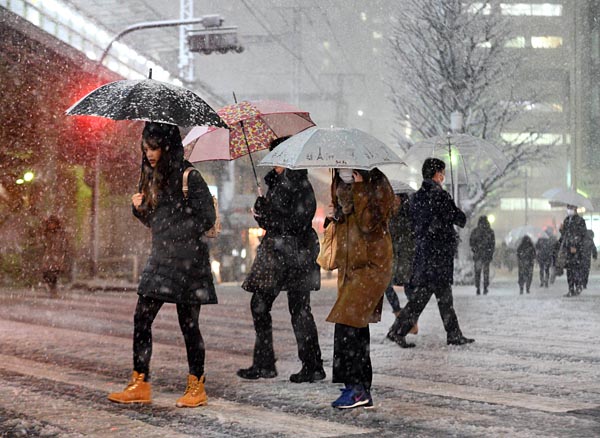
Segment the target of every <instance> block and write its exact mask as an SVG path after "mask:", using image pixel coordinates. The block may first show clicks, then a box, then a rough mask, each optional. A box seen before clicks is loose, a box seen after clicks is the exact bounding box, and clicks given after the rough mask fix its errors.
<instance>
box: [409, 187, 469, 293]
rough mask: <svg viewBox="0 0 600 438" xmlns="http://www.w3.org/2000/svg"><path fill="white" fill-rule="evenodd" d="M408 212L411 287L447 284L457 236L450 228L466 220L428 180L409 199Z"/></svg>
mask: <svg viewBox="0 0 600 438" xmlns="http://www.w3.org/2000/svg"><path fill="white" fill-rule="evenodd" d="M410 213H411V219H412V223H413V227H414V231H415V258H414V262H413V273H412V280H411V284H412V285H414V286H426V285H430V286H431V285H440V286H445V285H450V284H452V283H453V277H454V255H455V254H456V249H457V246H458V235H457V233H456V230H455V229H454V225H458V226H459V227H461V228H462V227H464V226H465V224H466V222H467V217H466V216H465V214H464V213H463V212H462V210H460V209H459V208H458V207H457V206H456V204H454V201H453V200H452V198H451V197H450V195H449V194H448V192H446V191H445V190H444V189H442V187H440V186H439V185H438V184H437V183H436V182H434V181H433V180H431V179H425V180H423V184H422V185H421V188H420V189H419V190H418V191H417V192H416V193H415V194H414V195H412V197H411V200H410Z"/></svg>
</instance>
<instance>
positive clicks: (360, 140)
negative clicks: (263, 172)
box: [259, 126, 403, 170]
mask: <svg viewBox="0 0 600 438" xmlns="http://www.w3.org/2000/svg"><path fill="white" fill-rule="evenodd" d="M392 163H403V161H402V159H401V158H400V157H399V156H398V155H397V154H396V153H395V152H394V151H393V150H392V149H390V148H389V147H388V146H387V145H386V144H385V143H383V142H381V141H380V140H378V139H376V138H375V137H373V136H372V135H369V134H367V133H366V132H363V131H361V130H360V129H355V128H318V127H316V126H314V127H312V128H308V129H306V130H304V131H302V132H300V133H298V134H296V135H294V136H292V137H290V138H289V139H287V140H286V141H284V142H283V143H281V144H280V145H279V146H277V147H276V148H275V149H273V150H272V151H271V152H270V153H269V154H268V155H267V156H266V157H265V158H263V159H262V161H261V162H260V164H259V166H281V167H287V168H288V169H313V168H319V167H327V168H338V169H342V168H346V169H363V170H371V169H373V168H375V167H378V166H381V165H384V164H392Z"/></svg>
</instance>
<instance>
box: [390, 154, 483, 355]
mask: <svg viewBox="0 0 600 438" xmlns="http://www.w3.org/2000/svg"><path fill="white" fill-rule="evenodd" d="M445 169H446V165H445V164H444V162H443V161H441V160H439V159H437V158H427V159H426V160H425V161H424V162H423V168H422V175H423V184H422V185H421V188H420V189H419V190H418V191H417V192H416V193H415V194H414V195H413V196H412V198H411V201H410V213H411V219H412V223H413V226H414V230H415V258H414V261H413V272H412V278H411V286H412V287H414V288H415V289H414V293H413V294H412V297H411V298H409V301H408V304H407V305H406V306H405V307H404V309H402V311H401V312H400V317H399V318H397V320H396V322H395V323H394V326H393V327H392V330H390V332H389V333H388V337H389V338H390V339H392V340H393V341H394V342H396V343H397V344H398V345H399V346H400V347H402V348H409V347H414V346H415V344H413V343H408V342H406V339H405V336H406V335H407V334H408V332H409V331H410V329H411V328H412V327H413V325H414V324H415V323H416V322H417V321H418V319H419V316H420V315H421V312H423V310H424V309H425V306H426V305H427V303H428V302H429V299H430V298H431V295H435V296H436V298H437V304H438V307H439V310H440V315H441V317H442V321H443V323H444V328H445V330H446V337H447V343H448V344H449V345H463V344H468V343H471V342H474V339H470V338H466V337H465V336H463V334H462V331H461V330H460V327H459V324H458V318H457V317H456V312H455V311H454V304H453V298H452V283H453V276H454V255H455V254H456V251H457V246H458V234H457V232H456V230H455V229H454V226H455V225H456V226H459V227H464V226H465V224H466V222H467V217H466V216H465V214H464V213H463V212H462V210H460V209H459V208H458V207H457V206H456V204H454V201H453V200H452V198H451V197H450V195H449V194H448V192H446V191H445V190H444V189H443V188H442V184H443V183H444V180H445V175H446V171H445Z"/></svg>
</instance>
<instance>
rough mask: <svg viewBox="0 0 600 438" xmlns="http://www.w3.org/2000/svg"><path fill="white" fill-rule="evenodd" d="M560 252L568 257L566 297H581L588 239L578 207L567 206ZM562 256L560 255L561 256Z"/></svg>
mask: <svg viewBox="0 0 600 438" xmlns="http://www.w3.org/2000/svg"><path fill="white" fill-rule="evenodd" d="M561 229H562V234H561V236H560V250H559V251H563V252H564V254H565V255H566V265H565V268H566V269H567V283H568V285H569V292H568V293H567V295H566V296H568V297H572V296H575V295H579V294H580V293H581V290H582V289H583V274H584V247H585V241H586V239H587V227H586V225H585V220H584V219H583V218H582V217H581V216H579V214H577V207H576V206H574V205H568V206H567V217H566V218H565V220H564V221H563V223H562V228H561ZM559 256H560V255H559Z"/></svg>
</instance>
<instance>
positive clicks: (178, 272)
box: [133, 161, 217, 304]
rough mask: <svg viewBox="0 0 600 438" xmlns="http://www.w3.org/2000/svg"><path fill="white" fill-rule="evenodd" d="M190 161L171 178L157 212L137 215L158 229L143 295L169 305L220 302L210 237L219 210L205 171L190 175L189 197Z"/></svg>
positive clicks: (154, 233) (144, 276)
mask: <svg viewBox="0 0 600 438" xmlns="http://www.w3.org/2000/svg"><path fill="white" fill-rule="evenodd" d="M190 166H191V164H190V163H188V162H187V161H186V162H185V163H182V165H181V166H180V167H179V168H178V169H177V168H176V169H174V170H172V171H171V174H170V175H169V176H168V184H167V186H166V189H165V190H164V191H163V192H162V193H159V195H158V204H157V206H156V208H155V209H154V210H150V211H148V212H146V213H143V212H139V211H138V210H137V209H136V208H135V207H134V208H133V214H134V215H135V216H136V217H137V218H138V219H139V220H140V221H141V222H142V223H143V224H144V225H146V226H148V227H150V229H151V230H152V251H151V253H150V257H149V258H148V261H147V263H146V267H145V268H144V271H143V272H142V278H141V280H140V284H139V286H138V294H140V295H143V296H147V297H151V298H155V299H159V300H162V301H165V302H168V303H200V304H216V303H217V294H216V292H215V287H214V284H213V279H212V273H211V270H210V262H209V253H208V246H207V245H206V243H205V242H204V241H203V240H202V236H203V235H204V233H205V232H206V231H207V230H209V229H210V228H211V227H212V226H213V225H214V223H215V218H216V214H215V208H214V204H213V200H212V196H211V194H210V191H209V190H208V186H207V185H206V182H204V179H203V178H202V175H200V172H198V171H193V172H190V174H189V177H188V198H187V200H185V199H184V197H183V192H182V180H183V170H184V169H185V168H187V167H190Z"/></svg>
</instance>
